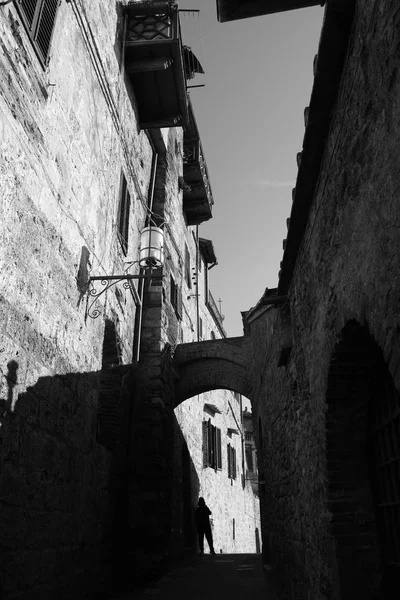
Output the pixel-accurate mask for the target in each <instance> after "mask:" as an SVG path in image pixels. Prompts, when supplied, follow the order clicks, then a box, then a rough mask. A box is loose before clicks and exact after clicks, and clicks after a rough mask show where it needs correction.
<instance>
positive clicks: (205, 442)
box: [202, 421, 208, 467]
mask: <svg viewBox="0 0 400 600" xmlns="http://www.w3.org/2000/svg"><path fill="white" fill-rule="evenodd" d="M202 425H203V467H208V423H207V421H203V423H202Z"/></svg>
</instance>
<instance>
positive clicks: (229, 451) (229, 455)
mask: <svg viewBox="0 0 400 600" xmlns="http://www.w3.org/2000/svg"><path fill="white" fill-rule="evenodd" d="M227 455H228V477H229V478H231V445H230V444H228V445H227Z"/></svg>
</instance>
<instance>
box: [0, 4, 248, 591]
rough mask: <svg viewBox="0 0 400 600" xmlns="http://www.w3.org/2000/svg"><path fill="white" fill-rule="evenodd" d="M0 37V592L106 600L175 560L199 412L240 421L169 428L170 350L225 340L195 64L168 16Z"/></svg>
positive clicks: (79, 21)
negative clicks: (195, 105)
mask: <svg viewBox="0 0 400 600" xmlns="http://www.w3.org/2000/svg"><path fill="white" fill-rule="evenodd" d="M0 39H1V42H0V74H1V77H0V156H1V160H0V198H1V203H2V219H1V225H0V230H1V235H2V245H1V251H0V264H1V272H2V282H3V285H2V291H1V297H0V302H1V303H0V306H1V314H2V321H1V337H0V341H1V356H2V357H3V358H2V364H1V372H2V380H1V385H2V388H1V389H2V392H1V429H0V440H1V473H0V477H1V479H0V506H1V510H0V529H1V532H2V560H1V567H0V573H1V574H0V590H1V592H0V596H1V597H4V598H33V597H35V598H37V597H40V598H41V599H45V598H52V599H53V598H60V599H62V598H65V599H67V598H80V597H85V598H87V597H93V598H99V597H101V595H102V594H104V595H107V593H108V591H109V590H110V586H111V585H112V583H114V587H115V586H116V585H118V584H119V585H121V586H125V587H128V586H129V585H132V584H134V583H135V582H136V581H137V580H138V578H140V577H143V576H151V575H155V574H158V573H159V572H160V571H161V570H162V569H164V568H166V567H167V566H168V563H169V561H170V560H171V559H172V558H173V557H174V556H178V555H179V554H180V553H181V552H182V551H184V550H185V548H187V545H188V535H189V534H188V528H187V527H186V529H185V526H184V523H185V518H186V517H187V515H188V513H189V512H190V510H193V509H194V507H195V505H196V502H197V494H198V491H199V489H198V488H196V486H195V485H194V484H195V481H196V476H197V475H196V473H195V472H194V473H193V485H192V486H191V485H188V484H187V479H186V478H187V477H188V476H189V475H188V468H187V465H188V464H189V467H190V462H191V461H192V460H193V459H192V457H191V456H190V452H189V453H182V452H181V454H180V456H179V459H177V460H175V461H174V458H175V453H176V448H175V445H176V441H177V440H178V443H180V440H183V439H184V436H185V426H186V427H187V428H189V429H190V420H191V412H194V410H197V407H200V409H199V410H200V412H201V414H202V411H203V408H204V406H205V403H207V402H208V403H209V404H211V405H216V406H218V405H223V406H226V405H227V402H228V394H230V396H229V397H230V401H231V403H233V402H234V401H235V402H236V405H235V411H236V412H235V415H236V417H237V418H239V417H240V411H239V410H238V404H237V401H236V400H234V399H233V397H232V394H231V393H230V392H223V393H222V395H221V393H219V392H215V391H214V392H212V391H210V392H209V394H208V396H207V397H206V398H197V399H196V409H192V408H191V407H190V406H189V404H188V405H185V403H183V404H180V406H179V407H178V408H177V409H176V411H177V412H176V416H175V414H174V408H175V406H176V405H177V403H178V402H177V401H176V394H175V379H176V375H175V374H174V373H175V370H174V365H173V358H172V357H173V353H174V350H175V348H176V346H177V345H178V344H179V343H180V342H186V343H189V342H193V341H195V342H198V341H199V340H201V339H207V338H213V339H217V338H223V337H224V336H225V332H224V329H223V324H222V317H221V315H220V313H219V311H218V309H217V307H216V304H215V301H214V300H213V298H212V296H211V294H210V291H209V285H208V271H209V268H210V267H211V266H213V265H215V263H216V258H215V254H214V249H213V245H212V243H211V242H210V241H209V240H206V239H203V238H201V237H200V235H199V226H200V225H201V223H202V222H204V221H205V220H207V219H209V218H211V216H212V205H213V197H212V192H211V187H210V183H209V178H208V172H207V164H206V162H205V159H204V153H203V149H202V146H201V141H200V136H199V131H198V128H197V125H196V122H195V117H194V113H193V109H192V106H191V103H190V100H189V98H188V91H187V85H188V81H190V79H191V78H192V77H193V76H194V75H195V73H196V72H197V73H198V72H202V68H201V65H200V63H199V62H198V60H197V59H196V57H195V56H194V54H193V53H192V52H191V50H190V48H189V47H188V46H185V45H184V44H183V41H182V32H181V30H180V25H179V14H178V11H177V5H176V3H175V2H171V1H167V0H166V1H155V2H150V3H149V2H133V1H125V0H124V1H121V2H118V1H115V2H107V3H104V2H101V1H100V0H90V2H89V0H65V1H61V2H59V1H58V0H15V1H13V2H1V3H0ZM149 228H151V231H152V232H153V234H155V237H154V236H153V237H152V238H150V242H151V240H153V248H152V250H151V257H150V258H151V260H150V259H149V256H150V255H149V251H146V252H145V253H144V254H141V253H140V248H141V244H142V243H143V242H144V241H145V236H144V234H143V231H147V232H149ZM160 232H161V233H160ZM153 234H152V235H153ZM161 239H162V240H163V241H162V244H160V245H159V244H158V240H161ZM154 240H156V244H154ZM150 245H151V244H150ZM186 397H188V396H187V395H186V396H185V398H186ZM185 398H184V393H182V394H181V396H180V399H179V402H182V401H183V400H184V399H185ZM193 402H194V401H193ZM238 416H239V417H238ZM232 418H233V417H232ZM179 419H180V420H181V421H182V429H181V427H180V424H179ZM231 420H232V419H231ZM231 420H230V421H229V423H228V421H227V422H226V426H227V427H230V426H232V423H231ZM183 422H184V423H183ZM184 424H185V425H184ZM224 424H225V423H224ZM189 429H188V431H189ZM190 431H191V430H190ZM227 431H228V430H227ZM200 433H201V432H200ZM225 435H228V433H227V432H225V431H224V436H225ZM234 435H236V438H234V439H235V440H236V441H235V442H234V443H233V442H232V447H233V445H235V449H236V450H237V456H238V460H240V461H241V460H242V458H241V456H242V455H241V444H240V443H239V441H238V440H239V439H240V435H239V437H238V435H237V434H234ZM232 437H233V434H232ZM224 440H225V437H224ZM181 446H182V447H183V445H182V444H181ZM195 460H197V458H196V459H195ZM222 460H223V461H224V464H225V460H226V458H225V456H222ZM190 476H191V477H192V474H191V473H190ZM231 479H233V477H232V478H231ZM237 480H238V481H236V480H235V482H234V484H233V485H234V486H236V488H237V489H238V490H239V489H240V493H238V495H237V500H238V502H239V498H243V507H244V508H243V510H246V511H247V512H246V515H247V520H243V519H242V521H241V524H240V525H239V524H238V525H237V539H238V540H239V539H240V540H241V542H242V543H243V544H247V545H246V548H250V538H251V541H252V543H253V546H254V547H255V540H254V535H255V533H254V532H255V527H257V518H258V517H257V504H256V502H254V496H253V494H252V493H250V490H249V489H248V488H246V486H245V487H244V488H243V487H242V485H241V479H240V478H239V476H237ZM176 481H181V487H176V486H175V482H176ZM239 482H240V483H239ZM225 483H230V480H229V479H228V477H227V476H226V481H225ZM209 485H210V489H211V488H212V486H213V485H214V483H213V482H211V483H210V484H209ZM188 489H189V491H190V496H188ZM210 493H211V492H210ZM212 493H214V491H212ZM189 507H190V509H189ZM235 510H236V508H235ZM221 511H222V508H221ZM221 514H222V513H221ZM234 514H236V513H232V514H231V513H230V512H229V511H226V515H225V517H226V519H228V520H229V519H232V518H234ZM232 515H233V516H232ZM238 520H239V519H238ZM224 525H225V523H224ZM241 527H243V528H244V529H246V531H244V529H243V532H242V531H241ZM185 535H186V538H185ZM190 535H191V536H192V537H191V539H190V540H189V541H190V543H189V546H190V548H191V549H192V550H194V549H195V540H194V539H193V533H191V534H190ZM246 536H247V537H246ZM219 541H220V540H219ZM224 544H225V541H223V540H221V541H220V546H221V548H225V547H228V545H227V543H226V544H225V545H224ZM233 547H234V545H232V543H231V546H230V548H233Z"/></svg>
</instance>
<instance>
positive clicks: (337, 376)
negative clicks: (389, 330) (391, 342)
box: [326, 322, 400, 600]
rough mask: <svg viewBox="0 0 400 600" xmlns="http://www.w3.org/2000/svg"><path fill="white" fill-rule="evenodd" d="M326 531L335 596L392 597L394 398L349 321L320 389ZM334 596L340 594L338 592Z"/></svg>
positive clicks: (397, 556) (398, 540) (399, 505)
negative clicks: (331, 544) (323, 397)
mask: <svg viewBox="0 0 400 600" xmlns="http://www.w3.org/2000/svg"><path fill="white" fill-rule="evenodd" d="M326 434H327V436H326V441H327V469H328V481H329V488H328V489H329V509H330V511H331V513H332V520H331V533H332V535H333V537H334V538H335V543H336V544H335V545H336V561H337V573H338V580H339V581H338V582H337V583H338V586H337V587H338V588H340V592H339V590H338V591H337V593H336V595H334V597H335V598H340V599H341V600H361V599H362V600H373V599H377V598H380V599H385V600H394V598H397V594H398V591H396V585H394V581H395V580H396V579H397V578H398V574H399V564H400V402H399V395H398V393H397V391H396V389H395V387H394V384H393V381H392V378H391V376H390V374H389V371H388V368H387V365H386V364H385V361H384V359H383V354H382V352H381V350H380V349H379V347H378V346H377V344H376V343H375V342H374V340H373V339H372V338H371V337H370V335H369V334H368V332H367V330H366V329H365V328H364V327H362V326H360V325H359V324H358V323H356V322H350V323H348V324H347V325H346V327H345V328H344V330H343V332H342V337H341V340H340V341H339V343H338V344H337V346H336V348H335V351H334V353H333V356H332V360H331V365H330V369H329V376H328V388H327V419H326ZM339 594H340V595H339Z"/></svg>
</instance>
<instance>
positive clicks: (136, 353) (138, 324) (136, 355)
mask: <svg viewBox="0 0 400 600" xmlns="http://www.w3.org/2000/svg"><path fill="white" fill-rule="evenodd" d="M148 139H149V142H150V145H151V147H152V149H153V158H152V162H151V175H150V185H149V191H148V195H147V198H148V200H147V204H148V206H149V209H150V212H149V214H148V215H147V217H146V222H145V226H146V227H147V226H149V224H150V220H151V211H152V210H153V201H154V190H155V185H156V173H157V163H158V154H157V152H156V149H155V147H154V144H153V142H152V140H151V139H150V137H149V138H148ZM143 274H144V269H142V268H141V269H140V275H143ZM144 283H145V280H144V279H139V284H138V288H139V289H138V296H139V308H138V310H137V311H136V318H135V329H134V336H133V339H134V346H133V362H139V359H140V341H141V337H142V317H143V296H144Z"/></svg>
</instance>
